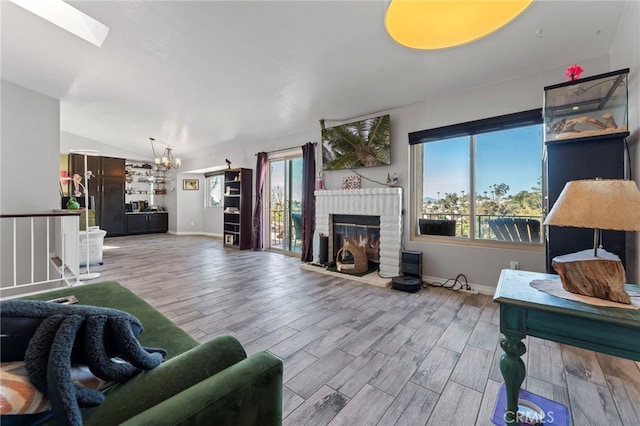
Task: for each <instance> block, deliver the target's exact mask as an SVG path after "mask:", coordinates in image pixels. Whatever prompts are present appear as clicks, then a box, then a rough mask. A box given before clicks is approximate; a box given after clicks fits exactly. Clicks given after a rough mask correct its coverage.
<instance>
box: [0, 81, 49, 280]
mask: <svg viewBox="0 0 640 426" xmlns="http://www.w3.org/2000/svg"><path fill="white" fill-rule="evenodd" d="M0 92H1V93H0V95H1V98H2V100H1V103H0V127H1V128H2V131H1V134H0V135H1V136H0V212H1V213H2V214H15V213H23V214H29V213H36V212H45V211H51V210H53V209H58V208H60V183H59V182H60V180H59V176H60V174H59V168H58V156H59V154H58V153H59V149H60V136H59V135H60V103H59V101H58V100H57V99H53V98H50V97H48V96H44V95H42V94H40V93H36V92H33V91H31V90H28V89H25V88H24V87H21V86H18V85H15V84H13V83H9V82H7V81H2V82H1V86H0ZM21 223H22V224H23V225H25V226H21V225H19V226H18V229H19V230H22V231H18V232H23V233H22V234H19V235H28V232H30V227H29V226H27V223H26V222H24V221H23V222H21ZM10 225H11V222H10V221H6V222H5V221H4V220H3V221H2V227H0V229H1V231H0V232H1V233H2V234H3V235H2V237H3V238H0V241H2V243H1V244H2V247H1V249H0V252H1V256H2V257H1V261H0V269H1V271H0V282H1V283H2V285H5V284H9V283H12V282H13V277H12V272H13V268H12V267H7V265H10V264H11V263H12V262H13V247H12V246H13V244H12V241H13V240H12V238H11V235H12V232H13V231H12V229H11V226H10ZM45 229H46V228H44V223H43V222H42V221H36V223H35V232H36V235H45V233H46V231H45ZM5 237H8V238H5ZM30 250H31V245H30V244H28V243H27V241H25V239H24V238H21V239H19V241H18V245H17V263H16V275H17V282H18V283H25V282H30V280H31V270H32V268H31V261H30V259H31V257H30V256H31V254H30V253H31V252H30ZM34 255H35V258H34V262H35V263H34V265H35V270H34V271H33V272H34V274H35V275H34V280H36V281H39V280H44V279H46V272H47V258H46V256H47V253H45V252H41V251H38V252H36V253H34Z"/></svg>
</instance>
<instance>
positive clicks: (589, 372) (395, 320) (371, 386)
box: [92, 234, 640, 426]
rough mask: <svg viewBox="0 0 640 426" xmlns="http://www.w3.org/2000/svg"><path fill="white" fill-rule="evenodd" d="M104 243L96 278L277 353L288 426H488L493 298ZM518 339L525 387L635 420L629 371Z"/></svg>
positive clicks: (264, 258)
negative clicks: (413, 289) (410, 290)
mask: <svg viewBox="0 0 640 426" xmlns="http://www.w3.org/2000/svg"><path fill="white" fill-rule="evenodd" d="M104 244H105V250H104V255H103V260H104V265H102V266H96V267H93V268H92V271H96V272H101V273H102V275H101V277H100V278H98V279H97V280H94V281H95V282H99V281H118V282H120V283H121V284H123V285H124V286H126V287H128V288H129V289H131V290H132V291H134V292H135V293H136V294H138V295H140V296H141V297H142V298H144V299H145V300H146V301H148V302H149V303H150V304H151V305H153V306H154V307H156V308H157V309H158V310H160V311H161V312H162V313H164V314H165V315H166V316H168V317H169V318H171V319H172V320H173V321H174V322H175V323H176V324H178V325H179V326H180V327H182V328H184V329H185V330H187V331H188V332H189V333H190V334H191V335H192V336H193V337H195V338H196V339H198V340H199V341H201V342H204V341H207V340H209V339H211V338H213V337H215V336H218V335H222V334H230V335H233V336H235V337H237V338H238V339H239V340H240V341H241V342H242V344H243V345H244V346H245V348H246V350H247V352H248V353H249V354H253V353H256V352H258V351H262V350H266V351H269V352H271V353H273V354H275V355H276V356H278V357H280V358H281V359H283V361H284V366H285V367H284V368H285V370H284V383H285V388H284V401H283V411H284V416H285V418H284V424H285V425H326V424H331V425H407V426H413V425H425V424H428V425H442V424H455V425H471V424H477V425H490V424H491V421H490V417H491V414H492V412H493V407H494V404H495V399H496V394H497V391H498V388H499V386H500V383H501V382H502V377H501V375H500V371H499V367H498V360H499V357H500V355H501V354H502V350H501V349H500V347H499V345H498V339H499V327H498V325H499V317H498V306H497V305H496V304H494V303H493V302H492V300H491V297H488V296H474V295H466V294H461V293H456V292H452V291H448V290H444V289H437V288H428V289H425V290H422V291H420V292H418V293H416V294H409V293H403V292H398V291H394V290H390V289H385V288H380V287H375V286H370V285H367V284H362V283H358V282H355V281H352V280H349V279H346V278H344V279H343V278H333V277H329V276H326V275H321V274H318V273H314V272H310V271H305V270H302V269H301V268H300V267H299V265H300V262H299V260H298V259H297V258H292V257H288V256H285V255H282V254H278V253H270V252H253V251H249V250H247V251H235V250H230V249H224V248H223V247H222V243H221V241H220V240H218V239H214V238H209V237H194V236H174V235H168V234H159V235H150V236H128V237H116V238H107V239H105V242H104ZM638 337H639V336H629V338H638ZM525 343H526V346H527V353H526V354H525V355H524V356H523V359H524V361H525V363H526V364H527V374H528V375H527V378H526V380H525V383H524V386H525V387H526V388H527V389H528V390H530V391H532V392H534V393H537V394H539V395H542V396H544V397H547V398H551V399H553V400H555V401H558V402H561V403H563V404H565V405H568V406H569V407H570V408H571V412H572V417H573V424H577V425H621V424H624V425H638V424H640V364H639V363H635V362H633V361H629V360H625V359H620V358H615V357H611V356H607V355H603V354H599V353H594V352H592V351H588V350H583V349H578V348H574V347H570V346H565V345H561V344H557V343H554V342H549V341H545V340H542V339H537V338H528V339H527V341H526V342H525Z"/></svg>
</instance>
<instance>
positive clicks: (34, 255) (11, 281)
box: [0, 210, 80, 297]
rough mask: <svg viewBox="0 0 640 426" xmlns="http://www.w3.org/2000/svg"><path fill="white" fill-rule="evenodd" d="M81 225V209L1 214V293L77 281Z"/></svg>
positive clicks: (13, 294)
mask: <svg viewBox="0 0 640 426" xmlns="http://www.w3.org/2000/svg"><path fill="white" fill-rule="evenodd" d="M78 225H79V214H78V213H77V212H69V211H60V210H55V211H50V212H44V213H31V214H3V215H0V244H1V246H0V247H1V256H0V296H2V297H4V296H16V295H21V294H26V293H28V292H37V291H40V290H46V289H50V288H52V287H55V286H56V284H57V286H60V285H67V286H71V285H73V284H75V283H76V282H77V280H78V275H79V273H80V272H79V271H80V266H79V259H80V257H79V239H78V232H79V226H78Z"/></svg>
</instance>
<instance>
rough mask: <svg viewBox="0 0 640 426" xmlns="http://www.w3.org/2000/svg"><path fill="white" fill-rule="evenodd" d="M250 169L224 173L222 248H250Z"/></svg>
mask: <svg viewBox="0 0 640 426" xmlns="http://www.w3.org/2000/svg"><path fill="white" fill-rule="evenodd" d="M252 181H253V171H252V170H251V169H243V168H240V169H228V170H225V171H224V197H223V198H224V201H223V204H224V205H223V207H224V214H223V216H224V226H223V231H224V246H225V247H231V248H236V249H240V250H244V249H249V248H251V229H252V217H253V216H252V214H251V209H252V202H253V200H252V191H251V188H252Z"/></svg>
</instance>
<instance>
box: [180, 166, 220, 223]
mask: <svg viewBox="0 0 640 426" xmlns="http://www.w3.org/2000/svg"><path fill="white" fill-rule="evenodd" d="M177 177H178V178H177V180H176V191H175V192H176V213H175V214H174V216H176V228H174V229H171V228H170V230H171V231H174V230H175V232H176V233H178V234H199V233H202V232H203V222H202V221H203V214H204V191H205V188H204V186H205V185H204V184H205V179H204V176H203V175H194V174H189V173H178V174H177ZM183 179H198V181H199V184H198V190H197V191H196V190H184V189H182V181H183ZM170 214H171V212H170ZM221 225H222V224H221Z"/></svg>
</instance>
